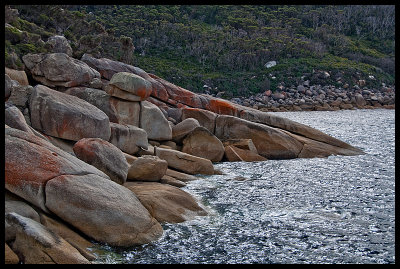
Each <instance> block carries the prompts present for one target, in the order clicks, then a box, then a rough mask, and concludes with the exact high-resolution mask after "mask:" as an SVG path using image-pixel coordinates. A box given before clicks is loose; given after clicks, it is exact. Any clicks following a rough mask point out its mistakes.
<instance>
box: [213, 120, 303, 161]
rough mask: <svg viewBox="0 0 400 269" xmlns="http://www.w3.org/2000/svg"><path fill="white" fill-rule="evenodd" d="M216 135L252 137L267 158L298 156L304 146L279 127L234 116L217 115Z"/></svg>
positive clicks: (230, 137) (226, 137)
mask: <svg viewBox="0 0 400 269" xmlns="http://www.w3.org/2000/svg"><path fill="white" fill-rule="evenodd" d="M215 135H216V136H217V137H218V138H220V139H221V140H226V139H241V138H246V139H251V140H252V141H253V143H254V145H255V146H256V148H257V151H258V153H259V154H260V155H261V156H264V157H266V158H267V159H291V158H297V155H298V154H299V153H300V151H301V150H302V148H303V144H302V143H301V142H299V141H298V140H297V139H295V138H293V137H291V136H289V135H288V134H286V133H285V132H283V131H281V130H279V129H277V128H273V127H269V126H267V125H264V124H260V123H254V122H250V121H247V120H243V119H240V118H237V117H233V116H223V115H219V116H218V117H217V119H216V127H215Z"/></svg>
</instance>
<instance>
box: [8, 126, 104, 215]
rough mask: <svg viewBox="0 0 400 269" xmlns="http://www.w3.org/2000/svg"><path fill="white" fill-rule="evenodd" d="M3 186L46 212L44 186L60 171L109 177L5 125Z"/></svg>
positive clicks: (43, 142) (44, 142) (46, 142)
mask: <svg viewBox="0 0 400 269" xmlns="http://www.w3.org/2000/svg"><path fill="white" fill-rule="evenodd" d="M4 133H5V152H4V156H5V188H6V190H9V191H10V192H12V193H14V194H16V195H18V196H20V197H22V198H23V199H25V200H26V201H28V202H30V203H31V204H33V205H35V206H37V207H39V208H40V209H42V210H43V211H45V212H48V209H47V207H46V206H45V202H46V200H48V198H46V196H45V193H44V189H45V186H46V184H47V183H48V181H49V180H51V179H53V178H55V177H58V176H60V175H81V174H94V175H97V176H99V177H103V178H105V179H107V180H110V179H109V177H108V176H107V175H106V174H104V173H103V172H101V171H100V170H98V169H97V168H95V167H94V166H91V165H89V164H87V163H85V162H83V161H81V160H79V159H78V158H76V157H74V156H72V155H71V154H69V153H67V152H65V151H63V150H61V149H60V148H58V147H56V146H54V145H53V144H51V143H50V142H49V141H46V140H44V139H42V138H40V137H38V136H36V135H34V134H31V133H28V132H24V131H21V130H18V129H14V128H5V130H4Z"/></svg>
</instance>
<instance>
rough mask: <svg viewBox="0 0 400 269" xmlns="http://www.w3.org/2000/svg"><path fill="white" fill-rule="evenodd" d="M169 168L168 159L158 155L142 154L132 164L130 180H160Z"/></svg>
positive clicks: (129, 172)
mask: <svg viewBox="0 0 400 269" xmlns="http://www.w3.org/2000/svg"><path fill="white" fill-rule="evenodd" d="M167 168H168V163H167V161H165V160H162V159H160V158H158V157H157V156H150V155H145V156H141V157H139V158H138V159H137V160H135V161H134V162H132V164H131V165H130V167H129V170H128V180H141V181H159V180H160V179H161V178H162V177H163V176H164V175H165V173H166V172H167Z"/></svg>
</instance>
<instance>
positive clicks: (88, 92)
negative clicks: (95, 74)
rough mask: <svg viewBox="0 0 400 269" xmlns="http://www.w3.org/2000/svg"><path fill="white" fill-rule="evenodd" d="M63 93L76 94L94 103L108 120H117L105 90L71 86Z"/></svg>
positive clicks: (115, 112)
mask: <svg viewBox="0 0 400 269" xmlns="http://www.w3.org/2000/svg"><path fill="white" fill-rule="evenodd" d="M64 93H66V94H70V95H73V96H76V97H78V98H80V99H83V100H85V101H86V102H88V103H90V104H92V105H94V106H95V107H97V108H98V109H100V110H101V111H103V112H104V113H105V114H106V115H107V116H108V118H109V120H110V122H116V123H118V122H119V115H118V112H117V110H116V109H115V107H114V106H113V104H112V102H111V96H110V95H109V94H107V93H106V92H105V91H102V90H99V89H94V88H87V87H72V88H68V89H67V90H66V91H64Z"/></svg>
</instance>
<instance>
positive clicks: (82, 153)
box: [73, 138, 129, 184]
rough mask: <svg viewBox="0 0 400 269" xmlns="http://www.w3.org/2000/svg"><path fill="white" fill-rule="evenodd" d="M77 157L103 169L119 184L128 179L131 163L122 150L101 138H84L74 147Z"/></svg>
mask: <svg viewBox="0 0 400 269" xmlns="http://www.w3.org/2000/svg"><path fill="white" fill-rule="evenodd" d="M73 150H74V153H75V155H76V157H78V158H79V159H81V160H82V161H84V162H85V163H88V164H90V165H93V166H94V167H96V168H97V169H99V170H100V171H103V172H104V173H105V174H106V175H108V176H109V177H110V179H111V180H112V181H114V182H117V183H118V184H123V183H124V182H125V181H126V176H127V174H128V169H129V165H128V163H127V162H126V160H125V156H124V154H123V153H122V151H121V150H120V149H119V148H117V147H116V146H114V145H113V144H111V143H110V142H108V141H104V140H103V139H100V138H82V139H81V140H79V141H78V142H76V143H75V145H74V147H73Z"/></svg>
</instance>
